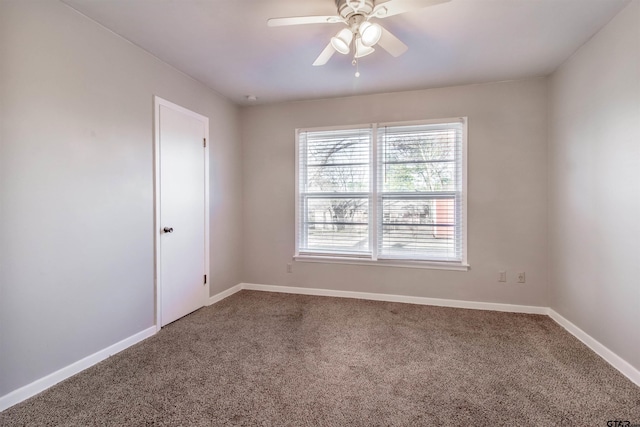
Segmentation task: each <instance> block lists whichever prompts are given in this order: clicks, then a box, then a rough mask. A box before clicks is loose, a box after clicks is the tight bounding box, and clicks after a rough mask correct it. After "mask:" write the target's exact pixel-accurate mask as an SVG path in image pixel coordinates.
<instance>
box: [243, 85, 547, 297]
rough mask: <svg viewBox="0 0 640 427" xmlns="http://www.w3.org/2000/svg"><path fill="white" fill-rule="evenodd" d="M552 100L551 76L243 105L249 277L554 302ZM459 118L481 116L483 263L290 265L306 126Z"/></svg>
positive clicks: (477, 154)
mask: <svg viewBox="0 0 640 427" xmlns="http://www.w3.org/2000/svg"><path fill="white" fill-rule="evenodd" d="M546 108H547V83H546V80H545V79H537V80H529V81H518V82H507V83H495V84H484V85H473V86H463V87H452V88H443V89H433V90H422V91H413V92H401V93H390V94H382V95H370V96H356V97H349V98H341V99H328V100H318V101H308V102H292V103H282V104H274V105H267V106H253V107H248V108H243V109H242V111H241V122H242V131H241V132H242V142H243V148H242V149H243V170H244V190H243V196H244V240H243V241H244V243H243V248H244V268H243V279H244V281H245V282H251V283H259V284H269V285H285V286H301V287H314V288H329V289H339V290H347V291H361V292H377V293H386V294H399V295H408V296H422V297H433V298H451V299H460V300H471V301H488V302H499V303H512V304H525V305H536V306H547V305H548V298H547V257H546V249H547V240H546V235H547V224H546V197H547V191H546V175H547V171H546V156H547V144H546V141H547V139H546V138H547V120H546V114H547V110H546ZM459 116H468V118H469V141H468V145H469V179H468V181H469V197H468V205H469V222H468V228H469V239H468V241H469V251H468V255H469V263H470V264H471V271H468V272H459V271H442V270H427V269H414V268H397V267H379V266H359V265H338V264H318V263H304V262H295V263H294V265H293V273H291V274H288V273H287V270H286V265H287V263H289V262H292V261H291V258H292V256H293V253H294V155H295V153H294V145H295V138H294V129H295V128H300V127H315V126H335V125H348V124H361V123H367V122H377V121H382V122H384V121H402V120H417V119H433V118H445V117H459ZM498 270H507V272H508V281H509V283H507V284H504V283H498V282H497V278H498ZM517 271H525V272H526V273H527V283H526V284H524V285H522V284H520V285H518V284H515V283H514V282H515V273H516V272H517Z"/></svg>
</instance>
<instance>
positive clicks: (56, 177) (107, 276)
mask: <svg viewBox="0 0 640 427" xmlns="http://www.w3.org/2000/svg"><path fill="white" fill-rule="evenodd" d="M0 60H1V62H0V100H1V101H0V102H1V104H0V119H1V120H2V122H1V125H2V127H1V128H0V142H1V146H0V147H1V148H0V150H1V151H0V161H1V164H0V174H1V180H0V185H1V187H0V188H1V192H0V196H1V199H0V202H1V204H0V206H1V210H0V215H1V217H0V250H1V253H0V255H1V256H0V262H1V263H2V264H1V266H0V343H1V345H0V396H2V395H4V394H6V393H8V392H10V391H12V390H15V389H17V388H19V387H21V386H24V385H26V384H28V383H30V382H32V381H34V380H36V379H39V378H41V377H44V376H45V375H47V374H50V373H52V372H54V371H56V370H57V369H60V368H62V367H65V366H67V365H69V364H71V363H73V362H76V361H78V360H80V359H81V358H83V357H85V356H88V355H90V354H92V353H94V352H96V351H99V350H102V349H104V348H106V347H108V346H110V345H112V344H114V343H116V342H118V341H120V340H122V339H124V338H127V337H129V336H131V335H133V334H135V333H137V332H140V331H142V330H144V329H146V328H148V327H150V326H152V325H153V324H154V302H155V297H154V282H153V274H154V267H153V236H154V230H153V174H152V165H153V155H152V148H153V136H152V129H153V95H154V94H157V95H159V96H161V97H163V98H166V99H168V100H170V101H173V102H175V103H178V104H180V105H183V106H184V107H187V108H189V109H192V110H194V111H196V112H198V113H201V114H203V115H205V116H208V117H209V118H210V132H211V138H210V140H211V150H210V153H211V163H210V165H211V202H212V203H211V205H212V208H211V220H212V222H211V266H212V291H211V293H212V294H215V293H218V292H220V291H221V290H224V289H226V288H229V287H230V286H232V285H235V284H237V283H239V282H240V279H241V277H240V268H241V265H240V264H239V262H238V260H239V259H240V252H241V247H240V244H241V223H240V220H241V214H240V212H241V206H242V205H241V203H242V201H241V198H240V191H241V182H242V177H241V167H240V164H241V158H240V143H239V135H238V128H239V124H238V111H237V109H236V107H235V106H233V105H232V104H231V103H229V102H228V101H226V100H225V99H224V98H222V97H221V96H218V95H217V94H215V93H213V92H211V91H210V90H208V89H207V88H206V87H204V86H203V85H201V84H199V83H197V82H195V81H194V80H192V79H191V78H189V77H187V76H185V75H184V74H182V73H180V72H178V71H176V70H175V69H173V68H171V67H169V66H167V65H166V64H164V63H162V62H160V61H159V60H157V59H155V58H153V57H152V56H151V55H149V54H147V53H145V52H143V51H142V50H140V49H139V48H137V47H135V46H134V45H132V44H130V43H129V42H127V41H125V40H123V39H121V38H120V37H118V36H116V35H115V34H113V33H111V32H110V31H108V30H106V29H104V28H102V27H101V26H99V25H97V24H95V23H94V22H93V21H91V20H89V19H87V18H85V17H84V16H82V15H80V14H78V13H76V12H75V11H73V10H72V9H70V8H69V7H67V6H65V5H63V4H62V3H60V2H57V1H50V0H44V1H21V0H16V1H9V0H2V1H0Z"/></svg>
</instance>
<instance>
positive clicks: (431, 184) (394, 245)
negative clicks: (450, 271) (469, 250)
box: [378, 123, 463, 261]
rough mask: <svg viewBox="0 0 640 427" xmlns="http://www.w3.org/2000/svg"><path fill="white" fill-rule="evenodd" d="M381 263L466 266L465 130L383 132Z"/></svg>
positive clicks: (450, 126)
mask: <svg viewBox="0 0 640 427" xmlns="http://www.w3.org/2000/svg"><path fill="white" fill-rule="evenodd" d="M378 153H379V160H378V168H379V169H378V170H379V172H378V178H379V184H378V189H379V196H378V199H379V200H380V202H379V203H378V214H379V220H378V226H379V230H380V231H379V232H378V235H379V236H380V238H379V240H378V258H408V259H427V260H434V261H462V238H461V237H462V227H463V224H462V221H461V213H462V124H461V123H444V124H424V125H413V126H384V127H380V128H379V129H378Z"/></svg>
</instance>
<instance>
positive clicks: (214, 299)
mask: <svg viewBox="0 0 640 427" xmlns="http://www.w3.org/2000/svg"><path fill="white" fill-rule="evenodd" d="M242 289H243V288H242V283H239V284H237V285H235V286H232V287H230V288H229V289H227V290H225V291H222V292H220V293H217V294H215V295H214V296H212V297H209V301H208V302H207V305H211V304H215V303H217V302H218V301H222V300H223V299H225V298H227V297H230V296H231V295H233V294H235V293H236V292H239V291H241V290H242Z"/></svg>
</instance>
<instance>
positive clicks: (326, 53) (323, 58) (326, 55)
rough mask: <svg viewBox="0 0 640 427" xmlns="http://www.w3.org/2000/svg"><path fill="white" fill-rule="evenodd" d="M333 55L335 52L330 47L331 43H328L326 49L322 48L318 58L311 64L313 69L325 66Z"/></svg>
mask: <svg viewBox="0 0 640 427" xmlns="http://www.w3.org/2000/svg"><path fill="white" fill-rule="evenodd" d="M334 53H336V50H335V49H334V48H333V46H331V43H329V44H328V45H327V47H325V48H324V50H323V51H322V53H321V54H320V56H318V58H316V60H315V62H314V63H313V65H314V67H317V66H319V65H324V64H326V63H327V62H328V61H329V60H330V59H331V57H332V56H333V54H334Z"/></svg>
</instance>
